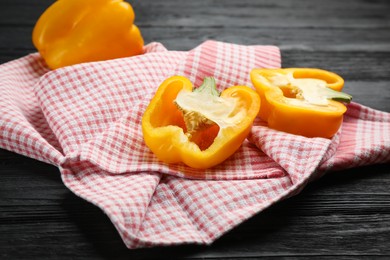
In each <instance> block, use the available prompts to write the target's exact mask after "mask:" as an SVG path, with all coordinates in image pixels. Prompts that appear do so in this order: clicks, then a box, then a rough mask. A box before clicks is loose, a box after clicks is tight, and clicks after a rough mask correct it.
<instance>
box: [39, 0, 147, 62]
mask: <svg viewBox="0 0 390 260" xmlns="http://www.w3.org/2000/svg"><path fill="white" fill-rule="evenodd" d="M133 21H134V11H133V8H132V7H131V5H130V4H129V3H127V2H124V1H122V0H58V1H56V2H54V3H53V4H52V5H51V6H50V7H49V8H48V9H47V10H46V11H45V12H44V13H43V14H42V15H41V16H40V18H39V19H38V21H37V23H36V24H35V27H34V30H33V34H32V41H33V44H34V46H35V47H36V48H37V49H38V51H39V53H40V54H41V56H42V57H43V58H44V60H45V61H46V63H47V65H48V66H49V67H50V68H51V69H56V68H60V67H64V66H68V65H73V64H78V63H82V62H90V61H101V60H108V59H114V58H121V57H127V56H133V55H138V54H142V53H143V45H144V41H143V38H142V35H141V33H140V31H139V29H138V27H137V26H136V25H134V24H133Z"/></svg>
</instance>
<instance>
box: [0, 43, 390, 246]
mask: <svg viewBox="0 0 390 260" xmlns="http://www.w3.org/2000/svg"><path fill="white" fill-rule="evenodd" d="M145 51H146V53H145V54H143V55H140V56H136V57H131V58H123V59H116V60H110V61H104V62H94V63H86V64H79V65H75V66H70V67H65V68H61V69H58V70H54V71H50V70H49V69H48V68H47V67H46V66H45V63H44V62H43V60H42V59H41V57H40V56H39V54H37V53H34V54H31V55H28V56H26V57H23V58H20V59H18V60H14V61H11V62H8V63H5V64H3V65H1V66H0V97H1V98H0V111H1V113H0V129H1V131H0V134H1V140H0V147H2V148H4V149H7V150H10V151H14V152H16V153H20V154H23V155H26V156H29V157H32V158H35V159H37V160H41V161H44V162H47V163H50V164H54V165H56V166H58V167H59V169H60V172H61V176H62V180H63V182H64V184H65V185H66V186H67V187H68V188H69V189H70V190H71V191H73V192H74V193H75V194H77V195H78V196H80V197H81V198H83V199H85V200H87V201H89V202H91V203H93V204H95V205H96V206H98V207H100V208H101V209H102V210H103V211H104V212H105V213H106V214H107V215H108V216H109V218H110V219H111V221H112V223H113V224H114V225H115V227H116V229H117V230H118V232H119V234H120V235H121V237H122V239H123V241H124V243H125V244H126V246H127V247H129V248H137V247H149V246H161V245H174V244H182V243H199V244H209V243H212V242H213V241H214V240H215V239H217V238H218V237H220V236H221V235H223V234H224V233H225V232H227V231H228V230H230V229H232V228H233V227H235V226H236V225H238V224H239V223H241V222H243V221H244V220H246V219H248V218H250V217H251V216H253V215H254V214H257V213H258V212H260V211H262V210H264V209H265V208H267V207H269V206H270V205H272V204H274V203H276V202H278V201H280V200H282V199H284V198H287V197H289V196H292V195H294V194H297V193H298V192H299V191H300V190H301V189H302V188H304V187H305V185H306V184H307V183H308V182H309V181H311V180H313V179H315V178H318V177H319V176H321V175H322V174H324V173H325V172H327V171H332V170H337V169H345V168H348V167H357V166H361V165H368V164H374V163H385V162H389V161H390V155H389V151H390V114H389V113H386V112H381V111H377V110H373V109H371V108H368V107H364V106H362V105H359V104H356V103H352V104H350V105H349V107H348V111H347V113H346V115H345V118H344V123H343V125H342V128H341V130H340V131H339V132H338V134H337V135H336V136H335V137H334V138H333V139H331V140H328V139H323V138H305V137H302V136H295V135H291V134H287V133H283V132H278V131H275V130H272V129H269V128H268V127H267V126H266V124H265V123H264V122H262V121H260V120H256V122H255V123H254V126H253V129H252V132H251V133H250V135H249V136H248V139H247V140H246V141H245V142H244V143H243V145H242V147H241V148H240V149H239V150H238V151H237V152H236V153H235V154H234V155H233V156H232V157H231V158H229V159H228V160H227V161H225V162H224V163H222V164H221V165H219V166H216V167H214V168H212V169H207V170H195V169H191V168H188V167H186V166H184V165H180V164H177V165H167V164H164V163H161V162H159V161H158V160H157V159H156V158H155V156H154V155H153V154H152V153H151V152H150V151H149V150H148V149H147V147H146V146H145V144H144V142H143V137H142V131H141V127H140V126H141V117H142V114H143V112H144V110H145V108H146V106H147V105H148V103H149V101H150V99H151V97H152V96H153V95H154V93H155V91H156V89H157V87H158V86H159V85H160V83H161V82H162V81H163V80H164V79H166V78H167V77H170V76H173V75H183V76H186V77H188V78H189V79H190V80H191V81H192V82H193V83H194V84H195V85H199V84H200V83H201V81H202V80H203V78H204V77H205V76H213V77H215V78H216V81H217V84H218V87H219V88H220V90H222V89H224V88H227V87H230V86H233V85H249V86H251V82H250V80H249V72H250V70H251V69H252V68H274V67H280V52H279V49H278V48H276V47H274V46H240V45H234V44H229V43H223V42H215V41H207V42H205V43H203V44H201V45H200V46H198V47H196V48H195V49H193V50H190V51H187V52H185V51H168V50H166V49H165V48H164V46H162V45H161V44H159V43H150V44H149V45H147V46H146V47H145ZM260 235H261V234H260Z"/></svg>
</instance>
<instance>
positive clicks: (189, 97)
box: [174, 77, 235, 150]
mask: <svg viewBox="0 0 390 260" xmlns="http://www.w3.org/2000/svg"><path fill="white" fill-rule="evenodd" d="M174 103H175V105H176V106H177V107H178V109H179V110H180V111H181V112H182V114H183V119H184V123H185V129H184V132H185V134H186V135H187V137H188V139H189V140H190V141H192V142H194V143H196V144H197V145H198V147H199V148H200V149H201V150H205V149H207V148H208V147H210V146H211V145H212V143H213V142H214V140H215V138H216V137H217V135H218V133H219V130H220V128H221V127H223V126H224V125H226V124H227V123H228V121H227V120H231V119H228V118H229V116H230V115H231V113H232V111H234V108H235V103H234V102H231V100H227V99H225V98H221V97H220V93H219V92H218V91H217V89H216V84H215V80H214V78H212V77H206V78H205V79H204V82H203V84H202V85H201V86H199V87H198V88H196V89H194V90H193V91H188V90H182V91H180V92H179V93H178V95H177V96H176V99H175V100H174Z"/></svg>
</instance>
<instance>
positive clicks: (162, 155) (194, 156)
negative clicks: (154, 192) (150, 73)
mask: <svg viewBox="0 0 390 260" xmlns="http://www.w3.org/2000/svg"><path fill="white" fill-rule="evenodd" d="M182 90H183V91H189V92H191V91H193V85H192V83H191V82H190V81H189V80H188V79H187V78H185V77H182V76H173V77H170V78H168V79H166V80H165V81H164V82H163V83H162V84H161V85H160V87H159V88H158V90H157V92H156V94H155V96H154V97H153V98H152V100H151V102H150V104H149V106H148V107H147V109H146V110H145V113H144V115H143V118H142V131H143V135H144V140H145V143H146V145H147V146H148V147H149V148H150V149H151V151H152V152H153V153H154V154H155V155H156V156H157V158H158V159H159V160H161V161H163V162H165V163H179V162H183V163H184V164H186V165H188V166H190V167H192V168H198V169H207V168H210V167H213V166H215V165H217V164H220V163H221V162H223V161H224V160H226V159H227V158H228V157H229V156H231V155H232V154H233V153H234V152H235V151H236V150H237V149H238V148H239V147H240V146H241V144H242V143H243V141H244V140H245V138H246V137H247V135H248V133H249V131H250V129H251V126H252V123H253V120H254V119H255V118H256V116H257V114H258V112H259V109H260V98H259V95H258V94H257V93H256V91H254V90H253V89H251V88H249V87H247V86H233V87H230V88H227V89H225V90H224V91H223V92H222V93H221V94H220V97H221V98H224V99H228V100H230V99H232V100H233V99H234V100H236V101H235V103H234V104H236V105H235V107H234V111H233V112H232V113H231V114H230V115H229V116H231V117H232V118H234V115H237V114H238V113H240V114H241V113H242V114H241V115H243V116H240V117H239V120H237V121H234V120H233V121H232V122H231V123H232V124H231V125H230V126H227V127H225V126H219V125H217V124H212V125H211V126H210V127H207V128H206V129H198V130H197V131H194V132H193V133H191V135H189V134H188V130H187V127H186V124H185V119H184V113H183V111H182V109H180V108H179V107H178V105H177V104H175V99H176V98H177V96H178V94H179V92H180V91H182ZM189 136H191V137H189Z"/></svg>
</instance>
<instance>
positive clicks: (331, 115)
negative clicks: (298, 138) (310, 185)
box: [250, 68, 352, 138]
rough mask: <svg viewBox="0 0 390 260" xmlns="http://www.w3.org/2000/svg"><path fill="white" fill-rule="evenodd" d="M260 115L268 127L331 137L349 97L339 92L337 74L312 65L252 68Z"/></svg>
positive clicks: (335, 130) (301, 133) (341, 84)
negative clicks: (284, 67)
mask: <svg viewBox="0 0 390 260" xmlns="http://www.w3.org/2000/svg"><path fill="white" fill-rule="evenodd" d="M250 77H251V80H252V83H253V85H254V86H255V88H256V90H257V92H258V93H259V95H260V98H261V102H262V103H261V109H260V113H259V115H260V117H261V119H263V120H265V121H267V122H268V126H269V127H270V128H273V129H276V130H280V131H284V132H288V133H292V134H297V135H303V136H306V137H324V138H331V137H332V136H333V135H334V134H335V133H336V132H337V131H338V129H339V128H340V126H341V124H342V121H343V114H344V113H345V112H346V109H347V108H346V106H345V105H344V104H343V103H349V102H350V101H351V99H352V97H351V96H350V95H348V94H345V93H342V92H340V91H341V90H342V88H343V86H344V80H343V78H342V77H340V76H339V75H337V74H335V73H332V72H329V71H325V70H321V69H314V68H287V69H254V70H252V71H251V73H250Z"/></svg>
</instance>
